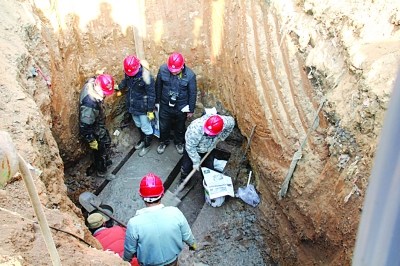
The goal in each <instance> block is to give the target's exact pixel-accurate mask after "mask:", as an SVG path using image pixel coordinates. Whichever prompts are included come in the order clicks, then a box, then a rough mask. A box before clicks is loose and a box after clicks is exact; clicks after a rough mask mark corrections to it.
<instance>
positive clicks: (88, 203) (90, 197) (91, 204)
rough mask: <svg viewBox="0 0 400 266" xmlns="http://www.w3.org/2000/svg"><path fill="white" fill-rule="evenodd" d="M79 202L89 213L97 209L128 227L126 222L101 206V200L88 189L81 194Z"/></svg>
mask: <svg viewBox="0 0 400 266" xmlns="http://www.w3.org/2000/svg"><path fill="white" fill-rule="evenodd" d="M79 203H80V204H81V205H82V207H83V208H85V210H87V211H88V212H89V213H91V212H93V211H96V210H97V211H99V212H101V213H103V214H104V215H106V216H108V217H110V219H113V220H114V221H116V222H117V223H119V224H120V225H122V226H123V227H126V224H125V223H124V222H121V221H119V220H118V219H117V218H115V217H114V216H113V215H112V214H110V213H109V211H107V210H105V209H103V208H101V207H100V205H101V200H100V199H99V198H98V197H97V196H96V195H94V194H93V193H91V192H88V191H86V192H83V193H82V194H80V195H79Z"/></svg>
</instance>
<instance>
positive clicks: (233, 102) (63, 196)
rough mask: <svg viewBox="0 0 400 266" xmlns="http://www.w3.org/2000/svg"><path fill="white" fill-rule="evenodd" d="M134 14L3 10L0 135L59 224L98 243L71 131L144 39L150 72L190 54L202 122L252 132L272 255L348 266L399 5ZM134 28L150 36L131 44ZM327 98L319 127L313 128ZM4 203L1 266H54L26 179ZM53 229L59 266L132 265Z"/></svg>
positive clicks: (27, 4) (236, 6)
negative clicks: (83, 98)
mask: <svg viewBox="0 0 400 266" xmlns="http://www.w3.org/2000/svg"><path fill="white" fill-rule="evenodd" d="M131 2H132V3H130V4H126V3H125V5H121V4H120V3H116V2H115V1H94V0H92V1H42V0H34V1H25V0H20V1H7V0H3V1H2V8H1V10H0V15H1V16H0V22H1V23H0V24H1V26H0V33H1V36H2V37H1V41H0V46H1V52H0V62H1V64H0V73H1V77H2V79H1V81H0V87H1V90H0V97H1V99H2V104H1V105H0V116H1V117H0V118H1V125H0V130H3V131H7V132H9V133H10V134H11V137H12V139H13V141H14V143H15V145H16V147H17V150H18V151H19V153H20V154H21V155H22V156H23V157H24V158H25V159H26V160H27V161H28V162H29V163H30V164H31V165H32V166H33V167H34V168H35V169H36V171H35V172H34V173H35V174H34V178H35V183H36V186H37V189H38V192H39V196H40V199H41V202H42V204H43V206H44V207H45V212H46V216H47V218H48V221H49V224H50V225H51V226H53V227H57V228H60V229H62V230H65V231H68V232H71V233H73V234H75V235H77V236H79V237H80V238H83V239H85V241H86V242H88V243H89V244H91V245H92V246H96V243H95V242H94V240H93V238H91V237H90V233H89V231H88V230H87V229H86V227H85V226H84V221H83V219H82V214H81V212H80V210H79V209H78V208H77V207H76V206H75V205H74V203H73V202H72V201H71V200H70V199H69V198H68V196H67V187H66V185H65V184H64V168H65V167H69V166H70V165H74V164H76V163H77V162H78V161H79V160H84V159H82V158H83V157H84V156H85V154H86V152H87V150H86V149H87V148H86V146H85V145H84V143H82V142H81V141H80V140H79V138H78V135H77V133H78V127H77V125H78V124H77V117H78V116H77V114H78V113H77V111H78V109H77V102H78V95H79V92H80V89H81V86H82V84H83V82H84V81H85V79H86V78H88V77H90V76H92V75H94V74H95V73H96V72H98V71H102V70H105V71H106V72H108V73H111V74H112V75H114V77H115V78H116V80H117V81H119V80H120V79H121V78H122V76H123V71H122V60H123V58H124V57H125V56H126V55H127V54H134V53H140V52H141V50H140V47H141V45H139V44H141V43H140V42H139V41H140V39H143V49H144V50H143V51H144V55H145V58H146V59H147V61H148V62H149V64H150V68H151V70H152V72H153V74H156V73H157V69H158V67H159V65H161V64H162V63H163V62H165V60H166V58H167V56H168V54H169V53H171V52H172V51H174V50H177V51H180V52H182V53H183V54H184V56H185V58H186V62H187V64H188V66H190V67H191V68H192V69H193V70H194V71H195V72H196V74H197V78H198V87H199V95H198V102H199V104H198V113H200V112H201V110H202V107H203V106H208V107H209V106H217V107H218V109H219V110H222V109H224V110H228V111H229V112H231V113H232V114H233V115H234V116H235V118H236V121H237V124H238V127H239V129H240V130H241V133H242V134H243V135H244V136H246V137H249V134H250V131H251V129H252V127H253V125H257V128H256V132H255V136H254V138H253V141H252V145H251V150H250V153H249V157H250V162H251V166H252V168H253V171H254V174H255V177H256V180H257V183H256V184H257V189H258V191H259V192H260V194H261V197H262V203H261V204H260V206H259V207H258V209H259V212H260V214H259V217H258V219H259V225H260V226H262V227H263V229H264V230H262V231H260V234H261V235H262V236H263V237H264V239H265V240H266V241H267V243H268V245H269V248H270V253H271V256H272V257H273V258H274V259H275V260H276V261H278V262H279V263H280V264H282V265H310V264H311V265H326V264H328V265H349V264H350V263H351V257H352V253H353V249H354V243H355V237H356V232H357V227H358V222H359V218H360V213H361V210H362V205H363V199H364V193H365V191H366V188H367V185H368V177H369V174H370V171H371V167H372V162H373V157H374V153H375V151H376V146H377V143H378V137H379V133H380V131H381V128H382V122H383V117H384V114H385V110H386V108H387V104H388V101H389V99H390V94H391V91H392V87H393V84H394V80H395V77H396V73H397V70H398V65H399V58H400V49H399V48H400V26H399V25H400V6H399V4H398V3H396V1H390V0H382V1H372V2H371V1H342V2H339V3H338V2H337V1H317V0H308V1H294V0H292V1H289V0H288V1H262V2H261V3H259V2H257V1H243V0H242V1H240V0H235V1H223V0H217V1H190V3H189V2H182V1H176V0H168V1H146V2H145V5H144V1H138V2H140V3H142V4H143V6H141V7H138V6H135V4H136V2H135V1H131ZM177 7H179V8H177ZM140 10H142V11H145V13H144V16H141V15H140V14H141V13H140ZM141 18H142V19H143V20H141ZM134 26H136V27H137V32H138V33H139V34H141V35H140V36H141V38H137V36H136V41H137V43H136V44H135V41H134V34H133V32H134V31H133V28H134ZM135 45H136V46H135ZM33 66H36V67H39V68H40V69H41V70H42V72H43V73H44V75H45V76H46V77H49V78H50V79H51V86H47V84H46V81H45V80H44V79H43V78H42V76H41V75H40V74H39V75H38V76H36V77H32V74H31V69H32V67H33ZM323 99H326V101H325V104H324V106H323V108H322V110H321V112H320V113H319V115H318V117H319V127H318V128H316V129H315V130H313V131H312V130H310V128H312V124H313V121H314V118H315V116H316V111H317V109H318V106H319V105H320V103H321V102H322V101H323ZM122 102H123V100H122V98H118V97H116V96H112V97H110V98H108V99H107V107H108V110H109V118H110V119H109V121H108V122H109V125H110V126H109V129H110V132H113V131H114V130H115V129H120V128H121V126H122V124H123V122H124V114H123V109H122V108H121V106H123V105H122ZM308 132H310V134H309V135H308V138H307V140H306V142H305V146H304V149H303V157H302V158H301V159H300V160H299V161H298V164H297V168H296V170H295V172H294V175H293V179H292V182H291V184H290V187H289V191H288V194H287V196H286V197H285V198H283V199H282V200H279V197H278V191H279V190H280V186H281V183H282V182H283V180H284V178H285V176H286V174H287V171H288V168H289V165H290V162H291V160H292V156H293V154H294V152H296V151H297V150H298V148H299V147H300V145H301V143H302V142H303V140H304V139H305V138H306V136H307V134H308ZM124 134H127V135H129V134H130V133H129V128H126V129H125V131H124ZM121 139H122V138H116V137H114V139H113V144H114V149H115V151H116V152H117V153H118V152H120V153H122V152H124V151H126V150H127V149H129V148H130V147H131V144H132V143H129V142H123V141H121ZM0 202H1V204H0V207H1V208H2V209H1V210H0V212H1V216H0V217H1V219H2V223H1V224H2V233H1V236H0V241H1V248H0V263H1V264H7V265H10V264H11V265H50V264H51V261H50V258H49V256H48V253H47V250H46V247H45V245H44V242H43V240H42V236H41V234H40V230H39V228H38V226H37V225H36V224H35V223H33V222H32V221H31V220H35V219H36V218H35V217H34V214H33V210H32V208H31V205H30V201H29V197H28V194H27V192H26V189H25V186H24V183H23V181H22V179H21V178H20V177H16V178H14V179H13V180H11V181H10V182H9V184H8V185H7V186H6V187H5V188H4V189H2V190H0ZM17 214H19V215H22V216H23V217H25V218H21V217H20V216H19V215H17ZM53 233H54V238H55V242H56V245H57V247H58V251H59V253H60V256H61V259H62V262H63V264H65V265H119V264H121V265H122V264H124V263H123V262H122V261H121V260H120V259H119V258H117V257H115V256H114V255H110V254H107V253H104V252H101V251H99V250H98V249H95V248H92V247H89V246H88V245H87V244H86V243H84V242H82V241H79V240H77V238H75V237H71V236H70V235H68V234H65V233H63V232H60V231H54V230H53ZM221 255H223V254H221Z"/></svg>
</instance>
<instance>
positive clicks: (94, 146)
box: [89, 140, 99, 150]
mask: <svg viewBox="0 0 400 266" xmlns="http://www.w3.org/2000/svg"><path fill="white" fill-rule="evenodd" d="M89 146H90V148H91V149H92V150H98V149H99V143H98V142H97V140H93V141H91V142H89Z"/></svg>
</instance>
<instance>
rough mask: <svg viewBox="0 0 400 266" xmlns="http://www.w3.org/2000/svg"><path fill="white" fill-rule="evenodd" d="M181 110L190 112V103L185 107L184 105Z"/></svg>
mask: <svg viewBox="0 0 400 266" xmlns="http://www.w3.org/2000/svg"><path fill="white" fill-rule="evenodd" d="M181 112H182V113H189V112H190V109H189V105H185V107H183V108H182V109H181Z"/></svg>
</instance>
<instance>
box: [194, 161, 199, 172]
mask: <svg viewBox="0 0 400 266" xmlns="http://www.w3.org/2000/svg"><path fill="white" fill-rule="evenodd" d="M193 169H195V170H196V171H199V170H200V164H197V163H194V164H193Z"/></svg>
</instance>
